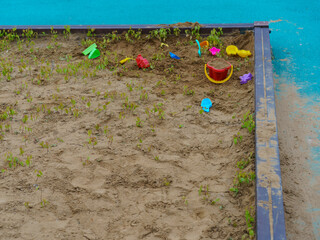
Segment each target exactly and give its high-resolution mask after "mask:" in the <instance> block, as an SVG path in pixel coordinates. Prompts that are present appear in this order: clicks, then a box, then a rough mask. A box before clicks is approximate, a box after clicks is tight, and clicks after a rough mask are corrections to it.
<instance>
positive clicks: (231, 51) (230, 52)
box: [226, 45, 239, 56]
mask: <svg viewBox="0 0 320 240" xmlns="http://www.w3.org/2000/svg"><path fill="white" fill-rule="evenodd" d="M226 51H227V54H228V55H229V56H230V55H237V54H238V51H239V50H238V48H237V47H236V46H234V45H229V46H228V47H227V48H226Z"/></svg>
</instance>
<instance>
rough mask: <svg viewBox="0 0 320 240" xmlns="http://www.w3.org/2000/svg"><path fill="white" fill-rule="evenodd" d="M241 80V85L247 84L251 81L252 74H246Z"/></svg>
mask: <svg viewBox="0 0 320 240" xmlns="http://www.w3.org/2000/svg"><path fill="white" fill-rule="evenodd" d="M239 78H240V83H241V84H246V83H247V82H248V81H249V80H251V79H252V74H251V73H248V74H244V75H242V76H241V77H239Z"/></svg>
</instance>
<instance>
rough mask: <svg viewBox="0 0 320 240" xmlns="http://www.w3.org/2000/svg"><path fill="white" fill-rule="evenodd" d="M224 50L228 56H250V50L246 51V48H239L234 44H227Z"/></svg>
mask: <svg viewBox="0 0 320 240" xmlns="http://www.w3.org/2000/svg"><path fill="white" fill-rule="evenodd" d="M226 52H227V54H228V55H229V56H230V55H237V54H238V55H239V56H240V57H242V58H245V57H249V56H251V52H250V51H247V50H239V49H238V48H237V47H236V46H234V45H229V46H228V47H227V48H226Z"/></svg>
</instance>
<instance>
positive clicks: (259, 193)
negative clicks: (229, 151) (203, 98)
mask: <svg viewBox="0 0 320 240" xmlns="http://www.w3.org/2000/svg"><path fill="white" fill-rule="evenodd" d="M254 32H255V108H256V110H255V114H256V116H255V117H256V135H255V138H256V141H255V142H256V146H255V147H256V221H257V224H256V226H257V229H256V232H257V240H269V239H270V240H285V239H286V230H285V218H284V207H283V195H282V183H281V171H280V156H279V142H278V130H277V119H276V110H275V94H274V86H273V73H272V62H271V47H270V37H269V28H268V27H266V26H256V27H255V28H254Z"/></svg>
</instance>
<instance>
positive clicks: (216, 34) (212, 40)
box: [207, 28, 223, 46]
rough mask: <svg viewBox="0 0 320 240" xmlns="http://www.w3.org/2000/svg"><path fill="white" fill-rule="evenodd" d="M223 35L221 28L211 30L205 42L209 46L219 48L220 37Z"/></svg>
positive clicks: (220, 43)
mask: <svg viewBox="0 0 320 240" xmlns="http://www.w3.org/2000/svg"><path fill="white" fill-rule="evenodd" d="M222 34H223V31H222V28H218V30H216V29H212V30H211V33H210V35H209V36H208V37H207V41H208V42H209V44H210V45H213V46H221V45H222V42H221V39H220V36H221V35H222Z"/></svg>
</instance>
